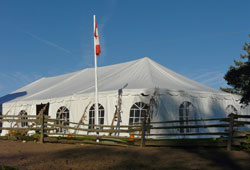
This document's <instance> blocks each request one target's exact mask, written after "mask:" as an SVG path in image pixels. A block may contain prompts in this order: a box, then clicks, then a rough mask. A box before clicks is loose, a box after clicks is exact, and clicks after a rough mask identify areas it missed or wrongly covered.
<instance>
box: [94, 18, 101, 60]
mask: <svg viewBox="0 0 250 170" xmlns="http://www.w3.org/2000/svg"><path fill="white" fill-rule="evenodd" d="M94 23H95V31H94V41H95V53H96V55H97V56H99V55H100V53H101V46H100V41H99V35H98V29H97V22H96V19H95V21H94Z"/></svg>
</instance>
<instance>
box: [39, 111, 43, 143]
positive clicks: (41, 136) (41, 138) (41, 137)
mask: <svg viewBox="0 0 250 170" xmlns="http://www.w3.org/2000/svg"><path fill="white" fill-rule="evenodd" d="M40 121H41V129H40V142H41V143H43V142H44V134H43V133H44V114H43V113H42V114H41V117H40Z"/></svg>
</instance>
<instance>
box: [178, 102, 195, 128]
mask: <svg viewBox="0 0 250 170" xmlns="http://www.w3.org/2000/svg"><path fill="white" fill-rule="evenodd" d="M195 119H197V112H196V108H195V107H194V105H193V104H192V103H191V102H188V101H185V102H183V103H182V104H181V105H180V108H179V120H180V121H182V122H180V125H181V126H185V125H194V124H197V122H188V120H195ZM194 131H196V132H198V131H199V129H191V128H180V132H181V133H185V132H194Z"/></svg>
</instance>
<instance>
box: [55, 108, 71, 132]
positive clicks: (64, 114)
mask: <svg viewBox="0 0 250 170" xmlns="http://www.w3.org/2000/svg"><path fill="white" fill-rule="evenodd" d="M56 119H57V124H59V125H63V126H69V109H68V108H67V107H65V106H62V107H60V108H59V109H58V110H57V112H56ZM67 131H68V129H65V128H59V129H58V130H57V132H67Z"/></svg>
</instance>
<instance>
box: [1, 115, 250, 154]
mask: <svg viewBox="0 0 250 170" xmlns="http://www.w3.org/2000/svg"><path fill="white" fill-rule="evenodd" d="M239 119H244V120H239ZM248 119H250V115H235V114H230V115H229V116H228V117H227V118H215V119H197V120H172V121H162V122H150V123H148V122H146V119H144V121H142V123H138V124H133V125H120V126H119V127H114V126H110V125H95V124H84V123H76V122H70V121H65V120H60V119H51V118H50V117H49V116H46V115H43V114H42V115H40V116H32V115H5V116H0V122H2V123H4V124H3V126H1V127H0V130H8V132H9V133H13V132H20V133H22V134H23V135H27V134H28V132H29V131H34V132H37V133H40V142H44V136H62V135H66V136H71V137H95V138H100V139H101V138H123V139H124V138H127V139H130V136H128V135H130V134H133V136H135V137H134V139H135V140H139V141H140V145H141V146H142V147H143V146H145V145H146V144H147V140H151V139H154V138H167V137H175V138H186V137H187V136H194V137H197V136H209V137H213V136H214V137H215V136H216V137H218V136H221V137H225V138H226V139H227V149H228V150H231V147H232V141H233V139H234V133H235V132H236V130H237V129H236V127H240V126H245V125H249V124H250V121H247V120H248ZM26 122H27V123H26ZM216 129H217V130H216ZM218 129H219V130H218ZM91 133H94V135H93V134H91ZM110 134H123V135H121V136H120V135H119V136H114V135H110Z"/></svg>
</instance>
